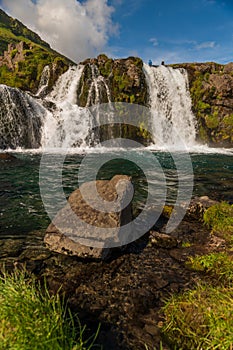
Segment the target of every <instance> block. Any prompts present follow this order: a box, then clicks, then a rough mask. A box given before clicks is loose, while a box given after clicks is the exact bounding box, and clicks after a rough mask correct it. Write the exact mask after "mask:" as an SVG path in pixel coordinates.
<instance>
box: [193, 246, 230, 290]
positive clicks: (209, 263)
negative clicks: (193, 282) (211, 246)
mask: <svg viewBox="0 0 233 350" xmlns="http://www.w3.org/2000/svg"><path fill="white" fill-rule="evenodd" d="M187 265H188V266H189V267H191V268H192V269H194V270H196V271H203V272H204V273H206V274H207V275H208V276H209V277H211V278H212V283H213V284H216V283H219V282H220V283H222V284H224V285H229V284H231V283H232V282H233V257H232V256H230V255H228V254H227V253H224V252H221V253H211V254H208V255H202V256H196V257H190V258H189V261H188V262H187Z"/></svg>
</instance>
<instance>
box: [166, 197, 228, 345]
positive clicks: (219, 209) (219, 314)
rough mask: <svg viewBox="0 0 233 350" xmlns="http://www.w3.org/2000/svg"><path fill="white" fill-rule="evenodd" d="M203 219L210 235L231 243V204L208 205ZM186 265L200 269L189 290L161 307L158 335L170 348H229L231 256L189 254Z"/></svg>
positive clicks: (175, 296) (173, 297)
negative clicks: (196, 282) (161, 318)
mask: <svg viewBox="0 0 233 350" xmlns="http://www.w3.org/2000/svg"><path fill="white" fill-rule="evenodd" d="M204 222H205V224H206V225H208V226H209V227H211V228H212V232H213V233H214V234H217V235H220V236H221V237H223V238H225V239H226V241H227V242H232V236H233V206H232V205H230V204H227V203H226V202H222V203H218V204H216V205H214V206H212V207H210V208H209V209H208V210H207V211H206V212H205V214H204ZM187 266H188V267H190V268H192V269H194V270H196V271H201V272H202V273H203V274H202V281H201V282H199V284H198V285H197V286H196V287H195V288H194V289H193V290H189V291H186V292H184V293H181V294H179V295H173V296H172V297H171V298H169V300H167V301H166V303H165V306H164V307H163V309H162V313H163V316H164V322H163V325H162V329H161V331H162V334H163V336H164V339H165V341H166V342H167V343H169V344H170V345H171V347H172V349H174V350H187V349H195V350H217V349H219V350H232V349H233V286H232V282H233V256H232V255H231V253H230V249H229V252H228V253H227V252H217V253H216V252H215V253H210V254H207V255H203V256H196V257H190V258H189V260H188V262H187Z"/></svg>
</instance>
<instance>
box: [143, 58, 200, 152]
mask: <svg viewBox="0 0 233 350" xmlns="http://www.w3.org/2000/svg"><path fill="white" fill-rule="evenodd" d="M143 69H144V72H145V75H146V79H147V84H148V88H149V94H150V106H151V114H152V120H153V123H152V124H153V138H154V143H155V144H156V146H158V147H164V146H167V145H168V146H170V147H174V148H182V147H183V146H187V147H192V146H194V145H195V143H196V142H195V137H196V120H195V116H194V114H193V113H192V110H191V98H190V94H189V87H188V76H187V72H186V70H185V69H182V68H179V69H173V68H172V67H165V66H162V65H161V66H159V67H149V66H148V65H146V64H144V66H143Z"/></svg>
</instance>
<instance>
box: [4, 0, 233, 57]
mask: <svg viewBox="0 0 233 350" xmlns="http://www.w3.org/2000/svg"><path fill="white" fill-rule="evenodd" d="M0 7H1V8H2V9H3V10H5V11H6V12H7V13H8V14H9V15H10V16H12V17H14V18H18V19H19V20H20V21H22V22H23V23H24V24H25V25H27V26H28V27H29V28H30V29H32V30H34V31H36V32H37V33H38V34H39V35H40V36H41V37H42V39H44V40H45V41H47V42H48V43H49V44H50V45H51V47H52V48H54V49H55V50H57V51H59V52H61V53H63V54H64V55H66V56H67V57H69V58H71V59H72V60H73V61H75V62H79V61H82V60H84V59H86V58H88V57H96V56H97V55H98V54H100V53H106V54H107V55H108V56H109V57H112V58H124V57H128V56H138V57H141V58H142V59H143V60H144V61H145V62H147V61H148V60H149V59H151V60H152V61H153V63H154V64H160V63H161V61H165V63H183V62H206V61H214V62H218V63H228V62H231V61H233V0H170V1H169V0H128V1H126V0H109V1H108V0H84V1H81V0H79V1H77V0H0Z"/></svg>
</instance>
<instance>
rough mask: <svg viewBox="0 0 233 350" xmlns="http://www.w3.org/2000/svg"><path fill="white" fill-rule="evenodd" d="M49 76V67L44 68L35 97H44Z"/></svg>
mask: <svg viewBox="0 0 233 350" xmlns="http://www.w3.org/2000/svg"><path fill="white" fill-rule="evenodd" d="M50 76H51V72H50V67H49V66H45V67H44V69H43V71H42V74H41V78H40V83H39V86H38V90H37V93H36V96H38V97H44V96H45V95H46V94H47V90H48V86H49V79H50Z"/></svg>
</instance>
